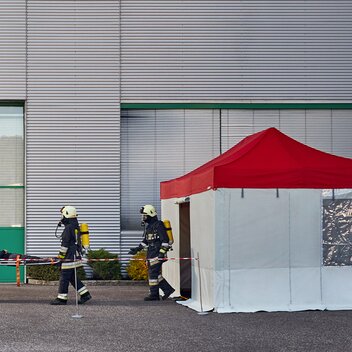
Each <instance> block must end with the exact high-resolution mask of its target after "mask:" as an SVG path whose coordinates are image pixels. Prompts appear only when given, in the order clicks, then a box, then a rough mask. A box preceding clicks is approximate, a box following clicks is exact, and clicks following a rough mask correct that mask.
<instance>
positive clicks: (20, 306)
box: [0, 284, 352, 352]
mask: <svg viewBox="0 0 352 352" xmlns="http://www.w3.org/2000/svg"><path fill="white" fill-rule="evenodd" d="M90 289H91V293H92V295H93V300H92V301H91V302H89V303H88V304H87V305H84V306H79V308H78V313H79V314H81V315H83V318H81V319H75V318H72V315H74V314H76V313H77V307H76V305H75V295H74V293H73V291H72V289H71V291H70V300H69V304H68V305H67V306H50V305H49V302H50V300H51V299H52V298H54V297H55V296H56V290H57V286H38V285H22V286H21V287H16V286H15V285H5V284H1V285H0V312H1V319H0V329H1V330H0V331H1V333H0V351H1V352H8V351H16V352H19V351H22V352H36V351H40V352H44V351H55V352H68V351H70V352H72V351H82V352H84V351H87V352H88V351H89V352H91V351H92V352H93V351H94V352H99V351H110V352H114V351H123V352H130V351H131V352H139V351H148V352H149V351H158V352H161V351H163V352H173V351H175V352H176V351H178V352H188V351H189V352H203V351H204V352H212V351H214V352H215V351H216V352H220V351H240V352H242V351H253V352H254V351H255V352H257V351H268V352H269V351H270V352H274V351H280V352H281V351H295V352H296V351H309V352H314V351H317V352H318V351H319V352H324V351H329V352H334V351H339V352H341V351H352V338H351V335H352V334H351V333H352V311H336V312H320V311H309V312H299V313H246V314H238V313H232V314H218V313H210V314H209V315H205V316H200V315H198V314H197V313H196V312H194V311H193V310H191V309H189V308H186V307H183V306H181V305H179V304H177V303H175V302H173V301H172V300H168V301H165V302H164V301H160V302H144V301H143V297H144V295H145V294H146V293H147V287H143V286H92V287H90Z"/></svg>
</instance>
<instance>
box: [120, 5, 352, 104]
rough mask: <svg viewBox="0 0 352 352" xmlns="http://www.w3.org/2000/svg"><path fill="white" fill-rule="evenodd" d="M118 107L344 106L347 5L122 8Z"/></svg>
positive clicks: (349, 30) (348, 89) (350, 90)
mask: <svg viewBox="0 0 352 352" xmlns="http://www.w3.org/2000/svg"><path fill="white" fill-rule="evenodd" d="M121 9H122V34H123V43H122V68H123V70H122V88H123V90H122V98H123V101H132V100H135V101H138V100H139V101H141V100H143V101H146V100H150V101H153V100H154V101H155V100H157V101H170V100H172V101H189V100H196V101H206V100H207V101H209V100H223V101H226V100H229V99H230V100H231V99H232V100H238V99H272V100H275V99H291V100H292V99H293V100H294V99H300V100H311V99H317V100H349V99H350V98H351V96H352V81H351V69H352V61H351V53H352V47H351V40H350V38H351V35H352V2H351V1H347V0H321V1H319V0H285V1H282V0H265V1H264V0H245V1H243V0H241V1H240V0H202V1H200V0H187V1H179V0H167V1H166V0H128V1H122V7H121Z"/></svg>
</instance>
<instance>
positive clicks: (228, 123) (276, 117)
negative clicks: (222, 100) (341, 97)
mask: <svg viewBox="0 0 352 352" xmlns="http://www.w3.org/2000/svg"><path fill="white" fill-rule="evenodd" d="M221 116H222V118H221V146H222V152H225V151H226V150H228V149H229V148H231V147H232V146H233V145H235V144H236V143H238V142H239V141H240V140H241V139H243V138H244V137H246V136H248V135H249V134H251V133H254V132H257V131H260V130H263V129H265V128H268V127H276V128H278V129H279V130H281V131H282V132H283V133H286V134H288V135H289V136H290V137H292V138H294V139H296V140H298V141H300V142H302V143H305V144H307V145H309V146H311V147H313V148H317V149H320V150H323V151H325V152H328V153H333V154H336V155H341V156H346V157H349V158H351V157H352V138H351V135H350V134H351V131H352V110H280V109H279V110H222V111H221Z"/></svg>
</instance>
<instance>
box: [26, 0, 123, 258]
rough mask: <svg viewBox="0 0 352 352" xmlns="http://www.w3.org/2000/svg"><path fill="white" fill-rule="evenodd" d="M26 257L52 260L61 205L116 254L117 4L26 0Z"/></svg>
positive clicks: (96, 244)
mask: <svg viewBox="0 0 352 352" xmlns="http://www.w3.org/2000/svg"><path fill="white" fill-rule="evenodd" d="M27 13H28V18H27V23H28V102H27V107H26V108H27V124H26V126H27V129H26V138H27V153H26V157H27V158H26V167H27V170H26V182H27V187H26V192H27V195H26V199H27V219H26V230H27V243H26V247H27V252H28V253H33V254H34V253H36V254H40V255H52V254H55V253H56V252H57V248H58V240H57V239H56V238H55V237H54V231H55V226H56V223H57V221H58V220H59V219H60V214H59V210H60V208H61V206H62V205H65V204H71V205H74V206H76V207H77V209H78V214H79V220H80V222H87V223H88V224H89V226H90V236H91V245H92V248H93V249H97V248H100V247H104V248H105V249H107V250H110V251H113V252H118V251H119V248H120V242H119V241H120V206H119V202H120V109H119V2H118V1H113V0H110V1H108V0H106V1H105V0H99V1H98V0H96V1H89V0H86V1H74V0H65V1H53V0H45V1H44V0H43V1H37V0H28V12H27Z"/></svg>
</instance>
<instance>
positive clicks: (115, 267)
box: [87, 248, 121, 280]
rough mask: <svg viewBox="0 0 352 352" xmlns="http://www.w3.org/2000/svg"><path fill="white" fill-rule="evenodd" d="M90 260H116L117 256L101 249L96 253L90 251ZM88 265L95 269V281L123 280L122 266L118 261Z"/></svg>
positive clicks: (88, 254) (97, 262) (89, 263)
mask: <svg viewBox="0 0 352 352" xmlns="http://www.w3.org/2000/svg"><path fill="white" fill-rule="evenodd" d="M87 256H88V259H116V258H118V256H117V254H113V253H110V252H108V251H107V250H105V249H103V248H100V249H98V250H95V251H92V250H90V251H88V253H87ZM88 265H89V266H90V267H91V268H92V269H93V279H96V280H119V279H121V266H120V262H119V261H118V260H114V261H106V262H103V261H102V262H99V261H96V262H95V261H89V262H88Z"/></svg>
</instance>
